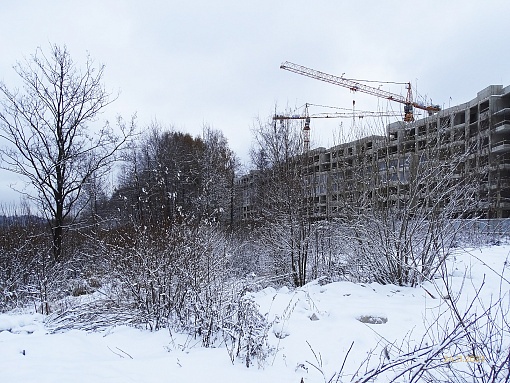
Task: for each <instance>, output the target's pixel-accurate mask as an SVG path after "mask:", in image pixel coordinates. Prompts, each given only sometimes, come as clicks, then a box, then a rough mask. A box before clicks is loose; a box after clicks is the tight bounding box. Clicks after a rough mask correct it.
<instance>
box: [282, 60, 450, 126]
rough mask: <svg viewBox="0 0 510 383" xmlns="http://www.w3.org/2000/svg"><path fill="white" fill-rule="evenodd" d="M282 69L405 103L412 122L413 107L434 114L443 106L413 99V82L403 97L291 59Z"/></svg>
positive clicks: (405, 114) (405, 113)
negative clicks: (292, 61)
mask: <svg viewBox="0 0 510 383" xmlns="http://www.w3.org/2000/svg"><path fill="white" fill-rule="evenodd" d="M280 68H281V69H285V70H288V71H290V72H294V73H297V74H301V75H303V76H308V77H311V78H314V79H316V80H320V81H325V82H329V83H331V84H334V85H339V86H343V87H345V88H348V89H350V90H351V91H353V92H362V93H367V94H371V95H373V96H376V97H380V98H384V99H387V100H391V101H395V102H399V103H401V104H404V121H405V122H412V121H414V113H413V108H418V109H422V110H426V111H427V112H429V114H430V115H431V114H433V113H435V112H439V111H440V110H441V108H440V107H439V105H428V106H427V105H423V104H420V103H417V102H414V101H413V94H412V90H411V83H407V85H406V88H407V95H406V97H403V96H401V95H398V94H396V93H391V92H388V91H385V90H382V89H379V88H374V87H371V86H368V85H365V84H362V83H360V82H358V81H359V80H358V81H355V80H352V79H348V78H344V77H338V76H333V75H331V74H327V73H324V72H320V71H318V70H315V69H310V68H307V67H304V66H302V65H298V64H294V63H291V62H289V61H285V62H284V63H283V64H282V65H280Z"/></svg>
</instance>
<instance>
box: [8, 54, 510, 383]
mask: <svg viewBox="0 0 510 383" xmlns="http://www.w3.org/2000/svg"><path fill="white" fill-rule="evenodd" d="M103 70H104V68H103V67H96V66H94V62H93V61H92V60H89V61H88V62H87V64H86V66H85V67H83V68H82V67H78V66H77V65H76V64H75V63H74V62H73V60H72V58H71V56H70V55H69V52H68V51H67V50H66V48H65V47H58V46H53V47H52V49H51V50H50V51H48V52H43V51H41V50H38V51H37V53H36V54H35V55H34V56H32V57H31V58H30V59H28V60H27V62H26V63H23V64H20V65H18V66H17V67H16V71H17V73H18V74H19V76H20V79H21V80H22V82H23V87H22V88H21V90H15V89H13V88H10V87H9V86H8V84H0V97H1V104H0V105H1V110H0V137H1V138H2V140H3V145H4V146H3V147H2V149H1V150H0V153H1V166H2V168H4V169H7V170H10V171H12V172H14V173H17V174H19V175H21V176H22V177H24V179H25V180H26V181H27V185H29V187H27V188H26V189H24V190H22V191H21V193H22V194H23V195H24V198H25V199H24V201H25V202H24V203H22V204H20V205H19V206H9V207H4V209H3V210H4V211H3V212H2V214H3V216H2V219H1V221H0V230H1V236H0V312H2V314H0V381H2V382H4V381H5V382H11V381H12V382H20V381H35V380H37V381H40V382H46V381H47V382H50V381H56V380H63V381H74V382H79V381H90V380H94V381H97V382H103V381H104V382H110V381H111V382H113V381H129V380H132V381H143V382H150V381H154V382H160V381H167V380H178V381H183V382H185V381H190V382H191V381H199V380H202V379H204V380H205V379H207V380H212V381H224V380H225V379H227V380H231V379H232V380H234V379H236V380H243V381H260V380H268V381H281V382H296V383H298V382H300V381H302V382H348V381H355V382H372V381H381V382H387V381H402V382H418V381H427V382H442V381H448V382H457V381H458V382H461V381H483V382H489V381H490V382H492V381H506V380H508V379H510V348H509V345H510V343H509V330H510V327H509V324H508V321H507V314H508V310H509V309H510V300H509V299H510V296H509V295H508V293H509V287H510V286H509V280H508V277H507V273H508V272H507V268H508V262H507V257H508V254H509V251H510V248H509V247H508V246H506V245H505V243H506V239H507V235H506V234H507V233H505V232H504V230H502V229H501V227H499V226H497V225H494V226H489V227H490V229H486V227H482V226H479V225H476V224H474V222H476V217H472V218H471V219H454V218H456V217H461V216H462V212H463V211H471V210H472V207H473V204H475V203H476V199H475V198H473V195H474V193H476V179H464V180H463V182H458V181H457V179H456V178H454V177H451V174H452V172H453V170H454V169H455V168H456V167H457V166H458V163H459V162H460V161H462V160H463V153H460V154H459V155H458V156H457V159H452V160H451V161H450V162H449V163H448V165H447V166H445V165H444V164H443V163H442V164H441V165H440V164H439V163H438V162H436V161H435V157H434V155H433V154H434V152H433V151H434V148H431V152H430V154H429V156H428V159H427V161H416V162H412V163H411V165H410V166H409V174H406V179H405V183H406V194H405V196H403V197H402V198H403V199H405V203H401V204H396V205H386V206H376V205H374V203H373V201H374V196H373V192H372V191H371V190H372V189H370V185H367V184H365V182H366V181H365V178H364V175H363V171H364V170H365V168H364V167H361V166H360V169H359V172H356V174H355V175H353V178H352V183H353V184H354V183H355V184H356V185H357V186H356V192H355V193H354V192H353V193H352V194H351V195H350V196H349V198H348V199H346V200H345V201H343V205H342V211H343V213H342V214H341V215H339V216H338V217H335V219H324V220H312V219H310V212H309V208H310V204H309V198H308V195H307V194H306V192H305V191H306V190H307V189H306V185H305V183H306V174H304V173H303V168H304V167H303V163H304V162H303V161H306V156H304V155H303V154H302V137H301V134H300V126H299V125H296V124H292V123H291V122H287V123H275V122H274V121H272V119H271V118H268V120H267V121H263V120H259V121H255V122H254V127H253V129H252V137H251V139H252V141H253V146H252V148H253V149H252V153H251V154H252V167H253V169H256V170H258V171H259V172H260V174H263V177H260V178H259V181H258V182H259V184H257V185H256V186H255V187H254V190H255V192H256V196H255V197H254V200H255V201H256V202H257V206H258V208H257V210H256V214H254V215H253V216H252V217H250V220H241V219H240V218H239V217H238V216H237V213H236V207H237V206H238V204H239V200H238V199H239V198H240V196H239V195H238V193H237V192H236V177H237V176H239V174H240V171H241V169H240V165H239V160H238V159H237V158H236V155H235V153H234V152H233V151H232V150H231V149H230V148H229V145H228V142H227V140H226V139H225V137H224V136H223V134H222V133H221V131H219V130H215V129H212V128H209V127H204V128H203V133H202V135H201V136H198V137H192V136H191V135H189V134H186V133H184V132H179V131H176V130H173V129H167V128H165V127H164V125H162V124H160V123H157V122H155V123H153V124H151V125H150V126H147V127H139V126H137V123H136V119H135V118H121V117H119V118H118V119H117V121H116V122H115V123H104V124H99V125H98V123H99V121H100V116H101V112H102V111H103V109H104V108H107V107H108V108H113V107H114V105H115V103H114V101H115V97H114V96H112V95H111V94H109V93H108V92H106V90H105V88H104V85H103V83H102V75H103ZM113 176H114V177H115V187H114V188H113V190H112V189H111V188H109V187H106V186H105V185H107V184H108V182H106V180H109V179H112V177H113ZM424 184H425V185H429V186H430V185H433V186H434V187H433V190H434V193H433V195H430V196H429V198H428V200H427V203H426V204H422V203H421V202H420V201H422V200H423V198H422V197H421V193H422V192H423V185H424ZM345 187H348V185H346V186H345ZM205 366H212V367H207V368H206V367H205Z"/></svg>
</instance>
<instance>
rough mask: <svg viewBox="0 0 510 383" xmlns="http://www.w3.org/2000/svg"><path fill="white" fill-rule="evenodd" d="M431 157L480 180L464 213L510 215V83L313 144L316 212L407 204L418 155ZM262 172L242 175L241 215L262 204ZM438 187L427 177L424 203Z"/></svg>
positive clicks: (458, 177)
mask: <svg viewBox="0 0 510 383" xmlns="http://www.w3.org/2000/svg"><path fill="white" fill-rule="evenodd" d="M424 158H428V160H427V161H429V162H430V161H431V160H434V166H435V167H437V168H441V167H444V166H447V165H451V164H455V166H454V170H453V171H452V172H451V173H448V176H447V177H449V182H451V183H452V184H455V183H459V184H460V183H461V182H471V183H476V185H474V187H475V189H476V190H475V192H474V194H473V195H474V197H473V198H474V199H476V203H473V204H472V207H471V210H470V211H463V212H462V214H461V215H462V216H471V217H480V218H507V217H510V86H508V87H503V86H501V85H491V86H489V87H487V88H485V89H484V90H482V91H480V92H478V94H477V97H476V98H474V99H472V100H471V101H469V102H466V103H464V104H461V105H457V106H454V107H450V108H448V109H445V110H442V111H440V112H438V113H436V114H434V115H432V116H429V117H425V118H423V119H420V120H417V121H414V122H412V123H404V122H395V123H392V124H390V125H389V126H387V135H386V136H370V137H365V138H362V139H360V140H357V141H353V142H348V143H344V144H341V145H337V146H334V147H332V148H329V149H326V148H317V149H314V150H311V151H310V152H308V154H307V156H306V157H305V159H304V163H303V168H304V171H303V178H304V179H303V192H304V197H303V198H304V200H305V202H306V203H305V204H304V205H305V206H307V209H308V215H309V217H310V218H311V219H328V218H334V217H336V216H339V215H341V214H343V211H344V209H345V208H346V207H347V206H346V205H347V204H349V205H351V204H352V206H361V205H363V206H365V207H367V206H372V207H376V206H379V207H386V206H396V207H399V204H402V203H406V198H405V195H406V193H408V192H409V179H411V178H412V177H409V174H410V172H412V167H413V161H423V159H424ZM415 176H416V177H415V178H414V179H415V180H416V179H418V180H419V179H420V174H416V175H415ZM257 177H259V178H260V174H258V175H257V172H251V173H250V174H249V175H247V176H244V177H241V178H240V179H238V181H237V186H238V195H239V196H241V198H240V199H239V198H238V204H237V211H238V214H237V216H238V218H239V219H241V220H245V219H249V218H250V217H252V216H253V214H254V212H255V211H256V210H257V206H256V205H257V198H256V194H257V191H256V185H257V182H256V179H257ZM418 182H420V181H418ZM433 186H434V185H429V184H427V181H426V180H425V179H424V180H423V185H420V187H423V192H422V193H421V194H422V197H420V198H422V199H423V201H422V203H424V204H427V203H429V202H430V201H429V202H427V199H429V200H430V199H433V198H434V196H433V191H432V189H433ZM459 214H460V213H459Z"/></svg>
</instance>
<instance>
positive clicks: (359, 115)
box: [273, 104, 401, 153]
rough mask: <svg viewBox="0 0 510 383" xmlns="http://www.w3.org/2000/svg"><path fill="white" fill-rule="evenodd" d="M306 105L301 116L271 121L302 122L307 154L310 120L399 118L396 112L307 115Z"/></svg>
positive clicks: (304, 149) (276, 118) (278, 118)
mask: <svg viewBox="0 0 510 383" xmlns="http://www.w3.org/2000/svg"><path fill="white" fill-rule="evenodd" d="M308 105H309V104H305V111H304V113H303V114H302V115H300V114H294V115H290V116H289V115H283V114H276V115H274V117H273V120H275V121H276V120H278V121H284V120H304V121H305V123H304V125H303V151H304V153H307V152H308V151H309V150H310V119H312V118H353V119H354V118H356V117H357V118H364V117H395V116H400V115H401V114H400V113H398V112H369V111H354V110H353V111H352V112H337V113H320V114H312V115H310V114H308Z"/></svg>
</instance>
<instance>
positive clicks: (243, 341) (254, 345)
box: [223, 296, 271, 367]
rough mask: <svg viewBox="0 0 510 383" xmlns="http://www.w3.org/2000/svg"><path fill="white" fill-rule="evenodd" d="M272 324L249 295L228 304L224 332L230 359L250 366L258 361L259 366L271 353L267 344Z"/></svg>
mask: <svg viewBox="0 0 510 383" xmlns="http://www.w3.org/2000/svg"><path fill="white" fill-rule="evenodd" d="M269 328H270V325H269V324H268V322H267V319H266V318H265V317H264V316H262V315H261V314H260V312H259V309H258V305H257V304H256V303H255V302H254V301H253V300H252V299H251V298H250V297H249V296H243V297H241V298H240V299H239V300H238V301H237V302H233V303H232V304H231V305H229V306H228V310H227V316H226V317H225V318H224V323H223V333H224V338H225V344H226V346H227V349H228V353H229V356H230V360H231V361H232V362H234V361H235V360H236V359H241V360H242V361H244V363H245V365H246V367H250V366H251V365H253V363H254V362H255V361H256V362H257V364H258V366H259V367H260V366H262V365H263V362H264V361H265V360H266V358H267V357H268V356H269V354H270V353H271V349H270V347H269V346H268V344H267V336H268V332H269Z"/></svg>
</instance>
